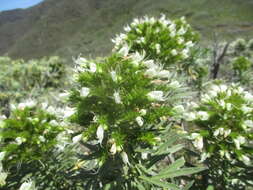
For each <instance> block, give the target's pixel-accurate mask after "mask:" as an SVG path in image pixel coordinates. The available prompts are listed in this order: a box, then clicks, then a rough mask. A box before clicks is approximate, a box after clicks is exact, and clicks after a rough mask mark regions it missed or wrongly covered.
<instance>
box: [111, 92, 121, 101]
mask: <svg viewBox="0 0 253 190" xmlns="http://www.w3.org/2000/svg"><path fill="white" fill-rule="evenodd" d="M113 97H114V101H115V103H116V104H121V103H122V102H121V98H120V95H119V92H117V91H115V92H114V93H113Z"/></svg>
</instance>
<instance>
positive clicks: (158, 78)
mask: <svg viewBox="0 0 253 190" xmlns="http://www.w3.org/2000/svg"><path fill="white" fill-rule="evenodd" d="M76 63H77V65H76V75H75V77H74V78H75V80H76V81H77V84H76V86H75V88H73V90H72V92H71V93H70V94H71V95H70V98H69V100H70V103H71V104H72V106H73V107H74V108H75V109H76V112H75V113H74V115H73V116H71V120H72V122H75V123H77V124H78V125H80V127H79V128H80V129H82V130H80V138H79V137H78V141H79V142H80V143H81V144H82V145H84V146H85V147H86V148H88V150H87V152H86V153H85V155H80V157H81V158H82V159H83V160H84V162H85V163H86V162H88V161H89V162H88V163H89V164H87V166H86V167H84V168H83V170H82V171H81V173H82V172H83V176H85V178H84V180H85V181H86V182H87V185H86V186H85V187H86V189H91V188H95V189H153V188H154V189H155V188H161V187H163V188H172V189H180V188H179V186H177V184H175V183H176V182H175V183H174V184H172V183H171V182H172V181H171V180H170V178H175V177H178V176H181V175H188V174H191V173H195V172H197V171H201V170H203V168H182V166H183V164H184V160H183V159H180V160H177V161H176V162H175V163H174V164H175V167H176V165H177V164H179V165H178V167H176V168H177V171H178V172H177V173H174V174H173V172H174V171H175V170H174V169H173V168H174V167H173V166H170V165H169V166H168V167H166V168H164V170H163V172H162V173H159V171H158V170H157V168H156V163H157V162H159V160H161V159H164V158H165V157H166V156H168V155H169V154H173V153H175V152H177V151H178V150H180V149H182V148H183V146H182V145H176V146H172V145H173V143H174V142H175V141H176V140H177V139H178V138H179V135H176V134H174V133H173V132H171V131H170V128H169V127H168V126H170V125H172V124H173V123H174V122H176V120H177V115H178V112H179V111H178V110H179V108H175V107H174V105H175V103H176V102H177V101H176V100H177V99H178V98H180V96H179V94H178V93H179V92H180V91H181V90H182V87H181V84H180V83H179V82H178V81H176V80H175V79H173V77H172V75H171V74H170V72H169V71H167V70H165V69H163V67H162V66H161V65H160V64H158V63H156V62H155V61H153V60H146V59H145V58H144V57H143V56H142V55H140V54H139V53H138V52H137V53H133V54H129V55H128V56H122V55H121V54H119V53H115V54H112V55H111V56H110V57H107V58H104V59H101V60H94V61H92V60H86V59H85V58H79V59H78V60H76ZM180 110H182V109H180ZM173 134H174V135H176V136H174V137H173ZM169 136H170V137H171V138H169ZM172 137H173V138H172ZM78 141H77V142H78ZM165 142H166V143H165ZM163 143H164V144H163ZM179 168H180V169H179ZM184 172H185V173H184ZM161 180H162V182H161Z"/></svg>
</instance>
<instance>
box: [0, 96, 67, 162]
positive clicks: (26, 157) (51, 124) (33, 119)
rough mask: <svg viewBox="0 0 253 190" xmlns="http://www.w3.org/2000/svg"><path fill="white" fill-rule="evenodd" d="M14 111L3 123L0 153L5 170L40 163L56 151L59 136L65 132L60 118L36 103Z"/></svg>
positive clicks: (28, 102)
mask: <svg viewBox="0 0 253 190" xmlns="http://www.w3.org/2000/svg"><path fill="white" fill-rule="evenodd" d="M11 107H12V113H11V116H10V117H9V118H6V119H4V120H2V122H1V142H0V143H1V148H0V150H1V154H4V155H5V156H4V159H3V163H4V166H6V167H11V166H13V165H15V164H18V163H20V162H30V161H33V160H39V159H40V158H41V157H43V156H45V155H44V154H45V153H46V152H48V151H49V150H50V149H51V148H53V147H54V145H55V144H56V143H57V139H56V137H57V135H58V134H59V133H60V132H61V131H63V128H62V127H61V124H60V123H58V122H57V118H56V117H55V116H54V115H52V114H51V113H49V112H47V111H46V110H44V109H42V107H43V106H40V105H38V104H37V103H36V102H35V101H33V100H27V101H25V102H23V103H19V104H18V105H17V106H14V105H12V106H11Z"/></svg>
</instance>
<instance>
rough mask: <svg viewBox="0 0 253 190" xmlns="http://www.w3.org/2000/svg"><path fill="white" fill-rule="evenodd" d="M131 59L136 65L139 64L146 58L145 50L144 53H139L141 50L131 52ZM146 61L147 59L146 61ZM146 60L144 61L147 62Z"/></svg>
mask: <svg viewBox="0 0 253 190" xmlns="http://www.w3.org/2000/svg"><path fill="white" fill-rule="evenodd" d="M129 57H130V58H131V59H132V63H133V64H134V65H136V66H138V65H139V63H140V62H142V61H143V60H144V58H145V52H142V53H139V52H135V53H132V54H130V56H129ZM148 61H151V60H148ZM145 62H146V61H145ZM145 62H144V63H145Z"/></svg>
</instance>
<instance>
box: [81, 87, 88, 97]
mask: <svg viewBox="0 0 253 190" xmlns="http://www.w3.org/2000/svg"><path fill="white" fill-rule="evenodd" d="M89 93H90V89H89V88H86V87H82V88H81V90H80V96H81V97H83V98H85V97H87V96H88V95H89Z"/></svg>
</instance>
